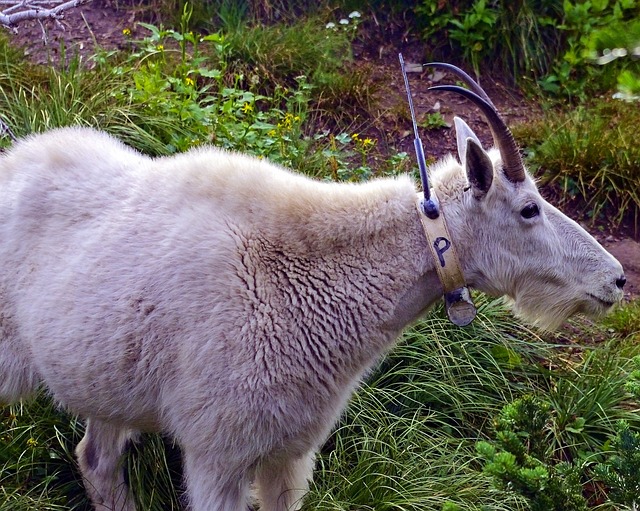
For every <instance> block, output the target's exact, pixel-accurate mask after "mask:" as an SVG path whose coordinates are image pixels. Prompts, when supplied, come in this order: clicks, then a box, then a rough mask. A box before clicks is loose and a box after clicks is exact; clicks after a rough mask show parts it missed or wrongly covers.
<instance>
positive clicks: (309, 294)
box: [0, 127, 622, 511]
mask: <svg viewBox="0 0 640 511" xmlns="http://www.w3.org/2000/svg"><path fill="white" fill-rule="evenodd" d="M465 129H468V127H467V128H465ZM461 131H463V132H464V133H465V134H467V135H468V133H469V132H467V131H464V130H461ZM460 143H461V147H462V148H464V151H462V150H461V151H462V152H463V153H464V154H468V153H470V152H471V153H474V154H475V155H476V156H477V155H478V154H480V155H484V156H483V158H484V159H482V158H481V160H482V161H485V162H489V163H485V164H481V165H479V167H480V168H470V167H472V166H470V165H469V164H466V163H465V165H464V167H463V166H461V165H460V164H458V163H457V162H456V161H455V160H453V159H452V158H450V159H447V160H445V161H444V162H442V163H441V164H439V166H437V168H435V169H434V171H433V183H434V188H435V189H436V191H437V193H438V195H439V197H440V200H441V203H442V209H443V211H444V213H445V214H446V218H447V221H448V223H449V229H450V232H451V235H452V238H453V242H454V243H455V244H456V247H457V249H458V253H459V255H460V258H461V261H462V265H463V271H464V274H465V277H466V279H467V281H468V282H469V283H470V285H472V286H474V287H477V288H479V289H480V290H483V291H486V292H490V293H493V294H498V295H507V296H510V297H511V298H512V299H513V300H514V302H515V308H516V310H517V311H518V312H520V313H521V314H523V315H524V316H526V317H528V318H529V319H531V320H533V321H537V322H539V323H540V324H542V325H546V326H553V325H556V324H558V323H559V322H560V321H563V320H564V319H565V318H566V317H567V316H568V315H570V314H572V313H575V312H580V311H582V312H586V313H590V314H597V313H601V312H604V311H605V310H607V309H608V308H609V307H610V306H611V305H612V304H613V303H614V302H616V301H617V300H619V299H620V297H621V290H620V289H619V279H620V276H621V275H622V268H621V266H620V264H619V263H618V262H617V261H616V260H615V259H614V258H613V257H612V256H610V255H609V254H608V253H606V252H605V251H604V250H603V249H602V248H601V247H600V246H599V245H598V244H597V242H596V241H595V240H594V239H593V238H591V237H590V236H589V235H588V234H587V233H586V232H584V231H583V230H582V229H581V228H580V227H578V226H577V225H576V224H575V223H574V222H572V221H571V220H569V219H568V218H566V217H565V216H564V215H562V214H561V213H559V212H558V211H557V210H556V209H555V208H553V207H552V206H550V205H549V204H548V203H546V202H545V201H544V200H543V199H542V198H541V197H540V195H539V194H538V192H537V190H536V187H535V184H534V183H533V181H532V180H531V179H530V178H527V180H526V181H525V182H523V183H520V184H517V185H514V184H512V183H511V182H509V181H508V180H506V179H505V178H504V176H503V175H502V172H501V171H500V157H499V154H498V153H497V152H495V151H492V152H490V153H488V154H487V153H485V152H484V150H482V149H481V148H479V146H478V147H475V146H474V147H471V146H469V147H470V150H467V145H468V144H476V142H475V141H473V140H472V139H471V138H468V139H465V140H462V141H461V142H460ZM476 145H477V144H476ZM478 151H480V152H478ZM485 156H486V158H485ZM463 160H465V161H471V160H469V159H468V158H466V157H465V158H463ZM473 161H476V160H473ZM474 165H475V164H474ZM476 174H477V176H476ZM480 174H482V178H483V179H469V178H470V177H478V176H480ZM468 182H472V183H476V182H479V183H485V189H477V186H472V187H471V188H472V190H471V191H470V192H469V193H466V192H464V191H463V190H464V189H465V187H467V183H468ZM487 182H488V187H487V186H486V183H487ZM415 199H416V190H415V188H414V185H413V183H412V182H411V180H410V179H408V178H407V177H402V178H398V179H383V180H377V181H372V182H370V183H365V184H359V185H355V184H336V183H325V182H318V181H314V180H311V179H308V178H306V177H303V176H301V175H298V174H295V173H292V172H289V171H287V170H284V169H282V168H279V167H276V166H274V165H272V164H270V163H267V162H265V161H260V160H257V159H254V158H251V157H247V156H243V155H240V154H234V153H228V152H224V151H220V150H217V149H213V148H206V149H197V150H193V151H190V152H188V153H186V154H182V155H178V156H174V157H171V158H159V159H151V158H147V157H145V156H142V155H140V154H139V153H137V152H135V151H133V150H132V149H130V148H128V147H126V146H125V145H123V144H122V143H120V142H118V141H116V140H115V139H113V138H111V137H109V136H107V135H105V134H103V133H100V132H97V131H94V130H90V129H84V128H65V129H59V130H55V131H51V132H48V133H45V134H41V135H35V136H32V137H29V138H27V139H25V140H22V141H20V142H18V143H17V144H16V145H15V146H14V147H13V148H12V149H11V151H9V152H8V153H7V154H5V155H3V156H2V157H1V159H0V239H1V240H2V243H0V260H2V269H1V270H0V300H1V301H0V401H4V402H12V401H15V400H18V399H21V398H24V397H27V396H28V395H30V394H32V393H33V392H34V391H35V390H36V388H37V387H38V386H39V385H44V386H45V387H46V388H47V389H48V390H49V392H50V393H51V395H52V396H53V397H54V398H55V399H56V400H57V401H58V402H59V403H60V404H62V405H63V406H65V407H66V408H68V409H69V410H70V411H72V412H73V413H76V414H78V415H80V416H82V417H84V418H86V419H88V426H87V432H86V436H85V437H84V439H83V440H82V442H81V443H80V445H79V446H78V449H77V454H78V459H79V464H80V468H81V470H82V473H83V477H84V479H85V483H86V487H87V491H88V493H89V495H90V497H91V499H92V501H93V503H94V505H95V507H96V509H97V510H100V511H106V510H118V511H133V510H134V505H133V504H132V500H131V498H130V496H129V495H128V491H127V490H126V488H125V487H124V478H123V475H122V471H121V469H120V468H119V467H120V465H119V460H120V457H121V454H122V451H123V449H124V447H125V445H126V443H127V441H128V439H130V438H132V437H133V436H134V435H135V434H136V432H139V431H163V432H165V433H167V434H169V435H172V436H173V437H174V438H175V439H176V440H177V442H178V443H179V444H180V446H181V447H182V450H183V454H184V462H185V463H184V465H185V472H186V482H187V489H188V496H189V501H190V506H191V508H192V509H193V510H194V511H245V509H246V505H247V504H246V503H247V499H248V494H249V486H250V484H251V483H252V482H253V483H255V486H256V489H257V495H258V497H259V499H260V501H261V509H262V510H264V511H285V510H294V509H297V508H298V507H299V505H300V502H301V499H302V497H303V496H304V493H305V492H306V489H307V487H308V481H309V480H310V479H311V474H312V467H313V459H314V455H315V452H316V451H317V449H318V448H319V446H320V445H321V444H322V442H323V441H324V439H325V438H326V436H327V434H328V433H329V431H330V429H331V427H332V426H333V424H334V423H335V421H336V419H337V417H338V416H339V414H340V412H341V410H342V409H343V408H344V406H345V404H346V402H347V400H348V398H349V396H350V395H351V393H352V391H353V390H354V388H355V387H356V386H357V385H358V382H359V381H360V379H361V378H362V376H363V374H364V373H365V372H366V371H367V370H368V369H369V368H370V367H371V366H372V365H373V364H374V363H375V362H376V360H378V359H379V358H380V357H381V356H382V355H383V354H384V352H385V351H386V350H388V349H389V348H390V347H391V346H392V345H393V342H394V340H395V339H396V338H397V336H398V335H399V333H400V331H401V330H402V328H404V327H405V326H406V325H407V324H408V323H410V322H412V321H414V320H415V319H416V318H417V317H418V316H419V315H420V314H422V313H423V312H424V311H425V310H426V309H427V308H428V307H429V306H430V305H431V304H432V303H433V302H434V301H435V300H437V299H438V298H439V297H440V296H441V295H442V289H441V287H440V284H439V282H438V280H437V276H436V274H435V270H434V263H433V261H432V259H431V256H430V254H429V251H428V247H427V246H426V240H425V239H424V234H423V231H422V227H421V225H420V219H419V217H418V213H417V210H416V208H415ZM531 204H535V205H536V206H537V207H538V208H539V215H537V216H536V217H534V218H524V217H523V215H522V214H521V212H522V211H523V208H525V207H526V206H528V205H531ZM617 280H618V286H617V285H616V281H617Z"/></svg>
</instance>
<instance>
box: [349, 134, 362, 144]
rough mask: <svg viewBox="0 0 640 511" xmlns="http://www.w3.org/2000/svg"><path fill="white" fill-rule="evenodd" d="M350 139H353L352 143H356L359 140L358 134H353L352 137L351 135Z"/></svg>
mask: <svg viewBox="0 0 640 511" xmlns="http://www.w3.org/2000/svg"><path fill="white" fill-rule="evenodd" d="M351 138H352V139H353V141H354V142H357V141H358V140H360V134H359V133H354V134H353V135H351Z"/></svg>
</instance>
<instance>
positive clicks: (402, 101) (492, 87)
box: [11, 0, 640, 299]
mask: <svg viewBox="0 0 640 511" xmlns="http://www.w3.org/2000/svg"><path fill="white" fill-rule="evenodd" d="M123 4H125V2H123V3H121V4H119V2H118V1H117V0H112V1H109V0H93V1H92V2H91V3H89V4H87V5H85V6H83V7H81V8H79V9H76V10H72V11H68V12H67V13H66V15H65V17H64V19H62V20H60V21H59V22H53V21H47V22H45V23H43V24H40V23H37V22H25V23H23V24H21V25H19V26H18V27H17V33H15V34H11V38H12V39H13V40H15V41H16V43H17V44H19V45H20V46H22V47H23V48H24V49H25V52H26V53H27V54H28V55H29V58H30V59H32V60H33V61H35V62H38V63H47V62H50V61H53V62H57V61H59V58H60V50H59V49H60V43H61V42H64V45H65V47H66V54H67V55H73V54H74V53H75V52H79V53H80V54H81V55H83V56H85V57H88V56H89V55H90V54H91V53H93V52H94V50H95V48H96V46H98V47H102V48H104V49H115V48H122V47H124V46H126V45H127V44H128V42H127V39H126V38H125V37H124V36H123V33H122V31H123V29H125V28H126V29H130V30H131V31H132V33H133V38H135V37H140V36H142V35H144V29H136V22H138V21H140V20H141V19H142V16H143V12H144V7H139V8H136V7H131V5H135V2H127V3H126V4H127V5H128V6H127V7H119V5H120V6H122V5H123ZM381 41H382V42H381ZM394 41H396V42H394ZM399 51H402V52H403V54H404V58H405V60H406V61H407V63H408V64H410V63H412V62H414V63H420V62H422V50H421V48H420V47H419V46H418V45H416V44H410V43H409V42H408V41H406V37H400V38H398V37H389V38H388V39H386V40H385V38H384V37H382V38H381V37H377V38H376V39H375V42H373V39H372V42H371V43H369V44H366V45H365V46H363V47H361V48H357V59H358V61H359V62H360V63H362V64H365V65H368V66H369V67H370V68H372V70H373V76H374V77H376V79H378V80H380V81H381V82H383V83H384V84H385V85H384V86H383V90H384V94H382V95H381V96H380V98H381V99H380V105H379V111H380V112H381V114H380V118H381V119H383V128H382V129H383V131H384V133H382V135H383V136H382V137H381V138H382V139H386V140H389V141H391V143H393V145H395V146H396V147H400V148H402V149H403V150H406V151H407V152H408V153H409V154H413V146H412V144H413V142H412V141H413V138H412V133H411V131H409V130H410V125H408V123H406V122H405V121H401V122H398V117H399V116H398V114H397V113H398V112H399V111H402V109H406V98H405V96H404V84H403V82H402V77H401V75H400V73H399V64H398V60H397V54H398V52H399ZM87 65H91V63H90V62H88V61H87ZM409 77H410V80H411V87H412V92H413V98H414V104H415V109H416V112H417V113H418V115H420V114H422V115H425V114H426V113H432V112H435V111H439V112H440V113H441V114H442V115H443V117H444V118H445V120H446V121H447V122H448V123H450V124H452V120H453V116H454V115H458V116H460V117H463V118H464V119H465V120H466V121H467V122H468V124H469V125H470V126H471V127H472V128H473V129H474V130H475V131H476V133H478V135H479V137H480V138H481V141H482V142H483V144H487V145H491V143H492V140H491V135H490V133H489V130H488V128H487V126H486V124H485V123H484V121H483V119H482V116H481V115H480V113H479V111H478V110H477V109H476V108H475V107H473V106H471V105H470V104H469V103H468V102H467V101H466V100H465V99H464V98H461V97H457V96H454V95H452V94H438V95H436V94H434V93H432V92H428V91H427V88H428V87H429V86H431V85H433V84H434V82H433V81H432V77H431V75H430V74H428V73H422V72H420V73H411V74H410V75H409ZM436 79H437V80H438V82H439V83H445V82H446V77H436ZM481 85H482V86H483V87H484V88H485V89H486V90H487V92H488V94H489V96H490V97H491V98H492V100H493V102H494V104H495V105H496V106H497V108H498V110H499V111H500V112H501V114H502V116H503V117H504V119H505V120H506V122H507V124H508V125H511V126H513V125H515V124H518V123H522V122H523V121H524V120H526V119H530V118H531V117H532V116H536V115H538V114H539V113H540V112H539V111H538V110H537V109H536V107H535V105H532V104H531V102H530V101H525V100H524V98H522V97H521V96H519V95H518V94H517V93H516V92H514V91H513V90H512V89H510V88H509V87H506V86H504V85H503V84H502V83H501V82H500V81H499V80H497V81H493V80H491V79H486V80H484V81H482V82H481ZM421 138H422V141H423V143H424V146H425V151H426V153H427V154H428V155H429V156H433V157H440V156H442V155H444V154H445V153H449V152H454V151H455V135H454V133H453V130H451V129H447V128H443V129H437V130H424V131H423V132H422V133H421ZM543 194H544V190H543ZM572 216H574V218H575V215H572ZM578 220H579V219H578ZM584 227H585V228H587V229H588V230H591V231H592V232H593V233H594V235H595V236H596V237H597V238H598V240H599V241H600V242H601V243H602V244H603V245H604V247H605V248H606V249H607V250H609V252H611V253H612V254H613V255H614V256H615V257H616V258H618V259H619V260H620V262H621V263H622V264H623V266H624V268H625V274H626V277H627V285H626V287H625V291H626V296H627V298H628V299H631V298H637V297H639V296H640V243H639V242H638V240H635V239H633V237H632V236H631V231H629V232H624V230H623V231H621V232H610V231H607V229H605V230H604V231H602V229H593V228H592V227H591V226H589V225H586V224H584ZM603 232H604V234H603Z"/></svg>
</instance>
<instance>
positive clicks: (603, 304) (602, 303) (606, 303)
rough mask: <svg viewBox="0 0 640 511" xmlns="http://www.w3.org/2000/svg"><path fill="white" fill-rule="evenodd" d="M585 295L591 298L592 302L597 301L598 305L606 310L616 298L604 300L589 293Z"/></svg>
mask: <svg viewBox="0 0 640 511" xmlns="http://www.w3.org/2000/svg"><path fill="white" fill-rule="evenodd" d="M587 296H588V297H589V298H590V299H591V301H592V302H595V303H597V304H598V305H600V306H601V307H603V308H604V309H607V310H608V309H610V308H611V307H613V306H614V305H615V304H616V303H617V300H616V301H611V300H606V299H604V298H600V297H598V296H596V295H594V294H591V293H587Z"/></svg>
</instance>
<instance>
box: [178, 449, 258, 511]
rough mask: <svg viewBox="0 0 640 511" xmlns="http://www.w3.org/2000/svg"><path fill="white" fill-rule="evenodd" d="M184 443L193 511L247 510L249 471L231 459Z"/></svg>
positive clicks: (190, 503) (186, 474)
mask: <svg viewBox="0 0 640 511" xmlns="http://www.w3.org/2000/svg"><path fill="white" fill-rule="evenodd" d="M205 451H206V450H204V449H202V448H200V449H189V448H187V447H185V446H183V456H184V471H185V477H186V483H187V494H188V495H189V509H190V510H191V511H247V509H248V501H249V483H250V473H249V470H248V469H242V468H238V467H235V466H234V464H233V460H232V459H230V458H226V459H218V458H217V457H216V456H212V455H211V453H210V452H205Z"/></svg>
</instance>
